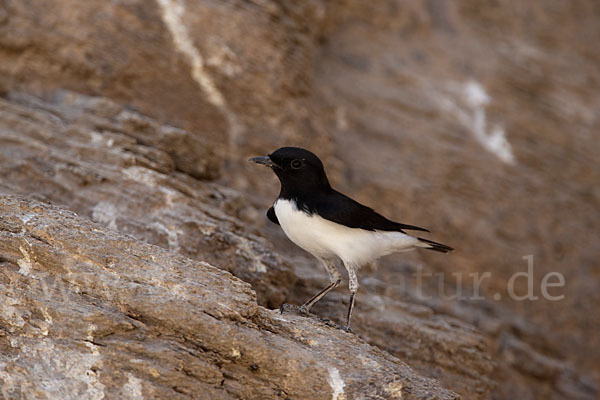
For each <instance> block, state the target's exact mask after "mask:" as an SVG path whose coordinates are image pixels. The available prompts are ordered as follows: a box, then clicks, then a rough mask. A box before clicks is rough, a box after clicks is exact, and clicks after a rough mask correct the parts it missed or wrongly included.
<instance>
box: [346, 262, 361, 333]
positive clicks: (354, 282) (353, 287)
mask: <svg viewBox="0 0 600 400" xmlns="http://www.w3.org/2000/svg"><path fill="white" fill-rule="evenodd" d="M346 269H347V270H348V280H349V281H350V282H349V287H350V304H348V314H347V315H346V326H344V330H345V331H346V332H351V330H350V318H352V310H353V309H354V298H355V297H356V292H357V291H358V278H357V277H356V268H354V266H353V265H346Z"/></svg>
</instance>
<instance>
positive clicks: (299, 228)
mask: <svg viewBox="0 0 600 400" xmlns="http://www.w3.org/2000/svg"><path fill="white" fill-rule="evenodd" d="M273 208H274V209H275V215H277V219H278V220H279V224H280V225H281V228H282V229H283V231H284V232H285V234H286V235H287V237H288V238H289V239H290V240H291V241H292V242H294V243H295V244H296V245H298V246H300V247H301V248H303V249H304V250H306V251H308V252H309V253H311V254H312V255H314V256H315V257H318V258H324V259H328V258H332V257H335V256H337V257H339V258H341V259H342V260H343V261H344V263H352V264H354V265H355V266H356V267H360V266H362V265H364V264H366V263H368V262H370V261H373V260H375V259H376V258H379V257H381V256H384V255H386V254H390V253H393V252H397V251H406V250H412V249H413V248H414V245H415V244H416V243H417V242H418V240H417V239H416V238H414V237H412V236H409V235H406V234H404V233H401V232H384V231H368V230H365V229H358V228H348V227H346V226H344V225H341V224H337V223H335V222H331V221H329V220H326V219H324V218H322V217H320V216H318V215H316V214H313V215H309V214H307V213H306V212H304V211H301V210H298V208H297V207H296V204H295V203H294V202H292V201H290V200H282V199H279V200H277V201H276V202H275V204H274V205H273Z"/></svg>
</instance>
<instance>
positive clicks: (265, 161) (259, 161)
mask: <svg viewBox="0 0 600 400" xmlns="http://www.w3.org/2000/svg"><path fill="white" fill-rule="evenodd" d="M248 161H251V162H255V163H257V164H262V165H266V166H267V167H271V168H273V167H277V164H275V163H274V162H273V161H272V160H271V158H270V157H269V156H264V157H252V158H249V159H248Z"/></svg>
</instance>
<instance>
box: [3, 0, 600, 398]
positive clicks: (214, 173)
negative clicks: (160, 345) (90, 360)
mask: <svg viewBox="0 0 600 400" xmlns="http://www.w3.org/2000/svg"><path fill="white" fill-rule="evenodd" d="M559 3H560V4H559ZM598 18H600V16H599V15H598V7H597V6H596V5H595V2H593V1H580V2H562V3H561V2H558V3H557V4H551V5H548V4H547V2H535V1H534V2H528V3H527V4H526V5H523V6H519V7H515V6H514V2H512V1H509V0H500V1H497V2H494V3H493V4H492V3H490V4H483V3H481V2H475V1H470V0H466V1H461V2H444V1H435V0H433V1H427V2H398V1H395V0H392V1H386V2H380V3H378V4H377V5H373V4H370V3H369V4H366V3H364V2H362V1H357V0H343V1H327V2H322V1H317V0H311V1H303V2H293V4H292V3H289V4H288V3H286V2H277V1H270V0H267V1H262V0H261V1H237V0H234V1H228V2H212V1H193V2H192V1H187V0H157V1H156V2H144V1H141V0H128V1H113V2H101V1H99V0H88V1H86V2H73V1H69V0H59V1H51V2H49V1H47V0H32V1H28V2H19V1H13V0H5V1H3V2H1V1H0V93H2V96H4V97H5V98H6V99H7V101H6V102H3V103H2V104H3V106H2V107H5V109H3V110H4V111H3V112H4V114H3V115H4V117H2V122H1V124H2V125H0V135H4V136H2V143H1V145H2V147H1V148H0V154H1V155H0V157H2V159H1V160H0V164H1V165H0V167H1V168H3V169H2V170H1V171H0V174H1V181H0V191H1V192H3V193H18V194H22V195H27V196H29V197H30V198H37V199H39V200H41V201H44V202H54V203H56V204H60V205H61V206H63V207H65V208H67V209H70V210H74V211H76V212H78V213H79V214H80V215H82V216H86V217H88V218H92V219H94V220H95V221H97V222H99V223H101V224H103V225H104V226H107V227H110V228H111V229H116V230H118V231H120V232H121V233H125V234H131V235H133V236H134V237H136V238H137V239H138V240H141V241H146V242H149V243H152V244H157V245H159V246H161V247H163V248H165V249H169V251H171V252H175V253H180V254H182V255H184V256H186V257H189V258H192V259H194V260H197V261H207V262H210V263H211V264H214V265H215V266H218V267H220V268H223V269H226V270H229V271H231V272H232V273H234V274H235V275H236V276H238V277H241V278H242V279H244V280H246V281H248V282H251V284H252V285H253V288H254V290H255V291H256V293H257V298H258V303H259V304H260V305H266V306H268V307H270V308H276V307H278V306H279V305H280V304H281V303H282V302H283V301H286V302H290V303H294V304H300V303H301V302H303V301H304V300H306V298H307V297H309V296H311V295H312V294H314V293H315V292H316V291H317V290H318V289H320V288H321V287H322V286H323V284H324V282H326V276H325V275H324V274H323V271H321V270H320V267H319V266H318V264H317V263H316V262H315V261H314V260H313V259H312V258H310V257H309V256H307V255H306V254H304V253H303V252H301V251H300V250H298V249H296V248H295V247H294V246H292V245H290V243H289V241H288V240H287V239H286V238H285V237H284V236H283V235H282V233H281V232H280V230H279V229H278V227H274V226H271V225H269V223H268V222H267V221H266V219H265V218H264V212H265V210H266V208H267V206H268V205H269V202H270V201H272V200H273V199H274V198H275V195H276V191H277V183H276V180H275V179H274V177H273V176H272V174H270V172H269V171H267V170H260V169H259V170H256V169H252V170H249V169H248V166H247V164H246V161H245V160H246V159H247V158H248V157H249V156H252V155H257V154H264V153H266V152H269V151H272V150H273V149H275V148H277V147H279V146H281V145H287V144H292V145H301V146H305V147H309V148H311V149H313V150H315V151H317V152H318V153H319V155H320V156H321V158H322V159H323V160H324V161H325V164H326V166H327V168H328V173H329V175H330V178H331V181H332V182H333V184H334V186H335V187H336V188H338V189H340V190H342V191H344V192H346V193H348V194H350V195H352V196H353V197H356V198H358V199H359V200H360V201H362V202H364V203H366V204H369V205H371V206H373V207H375V208H377V209H378V210H381V211H382V212H383V213H384V214H386V215H387V216H389V217H391V218H395V219H398V220H401V221H403V222H407V223H417V224H421V225H424V226H426V227H429V228H431V229H432V230H433V231H434V235H435V238H436V239H438V240H440V241H442V242H448V243H449V244H451V245H453V246H454V247H456V248H457V249H458V250H457V251H456V252H455V253H453V254H452V255H450V256H448V257H438V255H432V254H426V253H425V252H421V253H413V254H403V255H401V256H397V257H389V258H386V259H384V260H382V261H381V262H380V263H379V264H378V265H377V266H374V267H372V268H370V269H364V270H363V271H361V276H360V278H361V281H362V282H363V283H362V285H361V290H360V293H359V297H358V302H357V309H356V318H357V321H358V320H360V324H358V325H357V326H355V327H354V330H355V332H356V334H357V335H359V336H360V337H361V338H362V339H364V340H366V341H367V342H369V343H370V344H374V345H377V346H378V347H380V348H381V349H382V350H384V351H386V352H389V353H390V354H392V355H394V356H396V357H399V358H401V359H402V360H403V361H405V362H407V363H409V364H410V365H411V366H412V367H414V368H415V369H416V370H417V371H418V372H419V373H420V374H423V375H426V376H429V377H434V378H437V379H439V380H440V381H441V382H442V384H443V385H444V386H446V387H448V388H450V389H452V390H454V391H456V392H458V393H460V394H462V395H463V396H464V397H465V398H482V399H483V398H489V397H490V396H491V397H494V398H498V399H513V398H550V399H565V398H567V399H595V398H597V397H598V383H599V382H600V369H599V368H598V363H597V361H596V360H597V358H598V354H596V353H594V351H596V352H597V350H595V349H600V346H599V344H600V335H598V332H599V331H600V329H599V328H600V319H599V318H597V317H596V315H597V314H598V313H597V312H596V311H597V309H598V305H599V304H600V297H599V293H600V292H599V291H598V290H597V286H598V279H597V278H598V276H597V274H595V273H594V271H596V269H595V268H594V265H595V264H594V263H595V262H596V261H595V260H597V258H598V254H597V253H598V246H597V245H596V244H595V242H594V239H593V238H595V237H596V236H597V234H596V231H597V229H596V225H598V224H597V223H596V221H598V220H600V216H599V215H598V210H600V207H599V204H600V192H599V191H598V189H597V182H598V180H599V179H600V176H599V175H598V172H599V170H598V168H596V164H597V163H595V160H596V158H597V154H599V153H600V148H599V147H598V146H599V145H598V143H599V142H598V140H597V139H596V135H594V133H595V131H596V126H597V125H598V115H597V112H596V110H597V109H598V108H599V107H598V95H597V93H598V92H599V88H598V79H597V70H598V69H599V64H600V59H599V58H598V52H597V50H596V43H595V41H593V40H589V38H594V37H597V36H598V34H599V31H598V24H597V21H598ZM64 89H67V90H71V91H73V92H67V91H64ZM57 90H58V94H57ZM19 93H20V94H19ZM23 93H26V94H27V95H24V94H23ZM76 93H79V94H76ZM81 93H83V94H85V95H86V96H81V95H80V94H81ZM31 95H34V97H32V96H31ZM86 104H87V105H86ZM6 107H8V109H6ZM45 107H49V108H50V111H49V112H46V111H44V109H45ZM55 112H56V113H57V114H56V115H59V116H60V117H58V118H62V120H61V121H58V120H55V118H54V116H55V114H54V113H55ZM71 113H73V114H71ZM80 118H81V119H83V122H81V123H80V121H79V119H80ZM92 120H94V121H95V120H98V121H99V123H100V127H99V128H98V129H96V127H95V126H96V125H95V122H92ZM106 123H108V124H109V127H108V128H106V129H105V128H103V126H104V125H103V124H106ZM113 128H115V129H116V131H113ZM79 129H80V130H82V132H79V133H78V130H79ZM92 132H95V133H92ZM96 133H100V135H96ZM90 136H93V137H95V138H96V139H97V140H99V143H97V144H96V145H92V144H90V143H89V140H88V139H86V138H87V137H90ZM19 138H26V139H19ZM64 138H67V139H64ZM111 141H112V142H111ZM100 143H105V144H103V145H100ZM107 143H113V144H112V146H113V149H112V151H111V150H110V149H111V148H110V147H109V146H107ZM100 148H101V149H100ZM88 157H89V158H88ZM95 170H98V171H101V173H100V174H99V175H96V173H95ZM250 171H251V172H250ZM125 174H128V177H127V178H123V175H125ZM106 177H108V179H107V178H106ZM140 181H141V182H140ZM209 181H210V182H209ZM173 193H174V194H173ZM171 196H175V197H174V201H172V200H169V199H170V198H171ZM114 199H118V201H117V200H114ZM115 210H116V211H115ZM114 215H117V216H118V217H117V218H115V219H113V216H114ZM196 221H200V222H196ZM574 221H575V222H574ZM577 221H578V222H577ZM155 222H156V223H157V224H154V223H155ZM576 222H577V223H576ZM163 227H164V228H163ZM215 227H216V228H215ZM213 228H214V229H215V230H214V231H211V230H212V229H213ZM198 232H202V235H204V236H202V235H199V234H198ZM209 232H214V233H212V234H211V235H212V236H210V237H211V239H209V240H206V239H205V238H206V235H208V233H209ZM269 243H273V244H274V248H276V249H277V252H275V251H274V250H272V247H271V246H270V245H269ZM527 255H533V256H534V265H535V279H534V281H535V284H536V288H535V290H536V295H538V296H540V295H541V293H540V291H539V284H540V283H541V280H542V278H543V277H544V275H545V274H547V273H551V272H559V273H561V274H562V275H563V276H564V277H565V281H566V284H565V286H564V288H561V289H564V290H563V291H558V294H564V295H565V298H564V299H563V300H560V301H548V300H545V299H543V298H540V299H538V300H536V301H516V300H513V299H511V298H510V296H508V295H507V292H506V290H507V286H508V283H509V279H510V277H511V276H513V275H514V274H515V273H517V272H522V271H524V270H525V269H526V267H527V264H526V261H525V260H523V259H522V257H523V256H527ZM263 266H264V267H265V268H263ZM419 268H422V269H423V271H425V272H426V273H434V274H437V275H432V276H431V277H429V278H428V279H425V280H424V281H423V282H421V283H418V282H417V281H416V280H415V279H414V276H413V275H414V274H415V272H416V271H418V270H419ZM263 271H266V272H263ZM485 272H490V273H491V277H490V279H489V280H486V282H485V283H484V285H483V286H482V287H481V294H482V296H483V297H484V300H471V299H469V297H468V295H467V296H466V297H465V296H463V297H462V298H450V299H448V296H447V294H446V295H445V296H444V293H445V292H447V293H451V292H452V293H453V292H454V291H456V292H461V291H462V292H463V293H469V292H471V291H472V289H473V287H472V284H470V283H469V282H472V281H471V278H469V275H470V274H480V276H481V274H482V273H485ZM453 274H456V276H459V277H462V278H463V281H462V286H459V285H458V284H457V281H456V279H454V278H455V275H453ZM439 277H441V278H440V279H438V278H439ZM438 281H439V282H442V283H441V286H442V290H440V286H439V285H438ZM523 282H524V281H521V283H518V284H517V285H516V291H517V292H518V293H523V292H524V291H525V290H526V289H527V287H526V284H523ZM342 286H344V285H342ZM554 289H557V290H558V288H554ZM422 293H425V295H426V296H428V297H429V298H427V299H424V298H422V296H419V295H418V294H422ZM497 295H498V296H500V297H497ZM346 297H347V292H346V289H345V288H344V287H340V288H338V290H337V291H336V292H335V293H332V294H331V296H328V297H327V298H326V299H325V301H324V302H323V303H322V304H319V307H317V308H315V312H316V313H317V314H319V315H320V316H322V317H324V318H330V319H332V320H333V321H340V320H342V319H343V312H344V311H343V310H344V308H345V307H344V304H341V303H343V302H344V301H347V299H346ZM497 299H499V300H497ZM492 360H493V362H492ZM132 385H133V386H134V384H132ZM132 385H130V387H133V386H132Z"/></svg>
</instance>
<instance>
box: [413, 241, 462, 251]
mask: <svg viewBox="0 0 600 400" xmlns="http://www.w3.org/2000/svg"><path fill="white" fill-rule="evenodd" d="M417 239H419V241H420V242H423V243H426V244H427V245H429V246H425V245H424V246H423V248H424V249H427V250H433V251H439V252H440V253H449V252H451V251H452V250H454V249H453V248H452V247H450V246H446V245H445V244H441V243H437V242H434V241H433V240H428V239H423V238H417Z"/></svg>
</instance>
